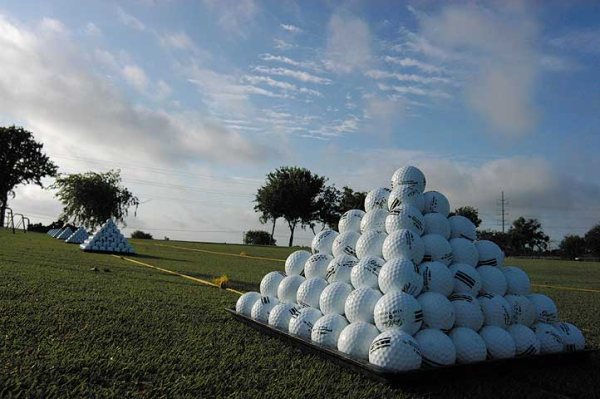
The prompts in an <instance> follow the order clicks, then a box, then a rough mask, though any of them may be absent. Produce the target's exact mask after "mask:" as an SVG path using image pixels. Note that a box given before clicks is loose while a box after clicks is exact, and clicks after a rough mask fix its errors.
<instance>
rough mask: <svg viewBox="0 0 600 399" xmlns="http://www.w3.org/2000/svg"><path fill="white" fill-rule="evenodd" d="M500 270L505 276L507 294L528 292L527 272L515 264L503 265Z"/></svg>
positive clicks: (526, 293)
mask: <svg viewBox="0 0 600 399" xmlns="http://www.w3.org/2000/svg"><path fill="white" fill-rule="evenodd" d="M502 272H503V273H504V277H506V283H507V289H506V292H507V293H508V294H513V295H528V294H529V293H530V291H531V281H529V276H527V273H525V272H524V271H523V270H521V269H519V268H518V267H515V266H506V267H503V268H502Z"/></svg>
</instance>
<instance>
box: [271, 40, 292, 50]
mask: <svg viewBox="0 0 600 399" xmlns="http://www.w3.org/2000/svg"><path fill="white" fill-rule="evenodd" d="M273 42H274V43H275V48H276V49H277V50H290V49H293V48H294V47H296V45H295V44H292V43H288V42H286V41H285V40H282V39H273Z"/></svg>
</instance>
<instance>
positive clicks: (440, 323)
mask: <svg viewBox="0 0 600 399" xmlns="http://www.w3.org/2000/svg"><path fill="white" fill-rule="evenodd" d="M417 301H419V305H421V309H422V310H423V327H425V328H437V329H440V330H444V331H449V330H450V329H451V328H452V327H453V326H454V322H455V320H456V314H455V313H454V306H453V305H452V302H450V301H449V300H448V298H446V297H445V296H443V295H442V294H438V293H437V292H425V293H423V294H421V295H419V296H418V297H417Z"/></svg>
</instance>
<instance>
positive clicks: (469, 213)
mask: <svg viewBox="0 0 600 399" xmlns="http://www.w3.org/2000/svg"><path fill="white" fill-rule="evenodd" d="M454 215H460V216H464V217H466V218H467V219H469V220H470V221H471V222H473V224H474V225H475V227H479V225H480V224H481V219H479V211H478V210H477V208H474V207H472V206H469V205H467V206H461V207H460V208H456V209H455V210H454V212H451V213H450V215H448V216H454Z"/></svg>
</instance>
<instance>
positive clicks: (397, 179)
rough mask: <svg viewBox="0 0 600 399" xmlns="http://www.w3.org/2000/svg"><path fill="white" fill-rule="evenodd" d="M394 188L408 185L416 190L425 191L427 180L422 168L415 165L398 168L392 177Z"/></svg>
mask: <svg viewBox="0 0 600 399" xmlns="http://www.w3.org/2000/svg"><path fill="white" fill-rule="evenodd" d="M391 183H392V189H394V188H396V187H398V186H408V187H411V188H412V189H413V190H414V191H417V192H419V193H423V191H425V185H426V183H427V180H426V179H425V175H424V174H423V172H421V170H420V169H419V168H417V167H415V166H410V165H409V166H403V167H401V168H398V169H396V171H395V172H394V174H393V175H392V179H391Z"/></svg>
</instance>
